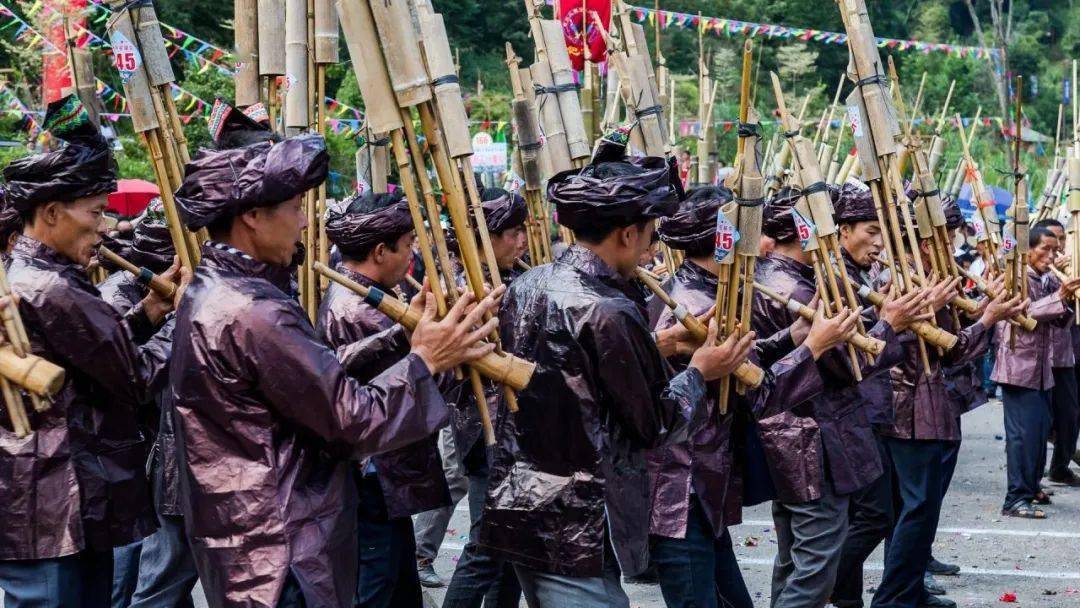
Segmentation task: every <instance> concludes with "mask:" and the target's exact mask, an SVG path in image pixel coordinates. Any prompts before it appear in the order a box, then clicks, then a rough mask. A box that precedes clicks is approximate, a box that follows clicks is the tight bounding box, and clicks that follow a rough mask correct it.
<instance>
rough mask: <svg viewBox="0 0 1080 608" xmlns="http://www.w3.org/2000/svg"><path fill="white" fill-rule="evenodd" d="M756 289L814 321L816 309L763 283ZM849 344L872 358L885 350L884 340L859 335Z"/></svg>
mask: <svg viewBox="0 0 1080 608" xmlns="http://www.w3.org/2000/svg"><path fill="white" fill-rule="evenodd" d="M754 289H755V290H757V291H760V292H761V293H763V294H765V296H766V297H768V298H769V299H771V300H775V301H776V302H778V303H779V304H780V305H782V306H784V307H785V308H787V309H788V311H790V312H792V313H794V314H796V315H799V316H800V317H802V318H803V319H805V320H807V321H811V322H812V321H813V320H814V314H815V313H814V309H813V308H810V307H809V306H807V305H806V304H803V303H802V302H799V301H797V300H795V299H794V298H791V297H788V296H785V295H783V294H781V293H779V292H777V291H775V290H773V289H770V288H768V287H766V286H765V285H762V284H761V283H757V282H755V283H754ZM848 342H850V343H851V344H852V345H854V346H855V348H858V349H859V350H861V351H862V352H864V353H866V354H868V355H870V356H871V357H877V356H880V355H881V353H882V352H883V351H884V350H885V341H884V340H878V339H877V338H873V337H870V336H864V335H862V334H858V333H857V334H855V335H853V336H852V337H851V339H850V340H848Z"/></svg>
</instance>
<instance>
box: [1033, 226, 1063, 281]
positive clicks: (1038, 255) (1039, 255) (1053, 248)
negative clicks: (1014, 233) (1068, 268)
mask: <svg viewBox="0 0 1080 608" xmlns="http://www.w3.org/2000/svg"><path fill="white" fill-rule="evenodd" d="M1057 248H1058V240H1057V239H1056V238H1054V237H1052V236H1047V235H1044V236H1043V237H1042V239H1041V240H1040V241H1039V244H1038V245H1036V246H1034V247H1032V248H1031V251H1030V252H1028V264H1031V267H1032V268H1034V269H1035V271H1036V272H1039V273H1043V272H1046V271H1047V270H1050V264H1051V263H1052V262H1053V261H1054V254H1055V253H1056V252H1057Z"/></svg>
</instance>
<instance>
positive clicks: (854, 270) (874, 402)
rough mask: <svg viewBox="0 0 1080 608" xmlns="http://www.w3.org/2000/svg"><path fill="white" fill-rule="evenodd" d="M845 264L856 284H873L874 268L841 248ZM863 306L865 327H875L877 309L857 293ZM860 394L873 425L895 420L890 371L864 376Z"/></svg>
mask: <svg viewBox="0 0 1080 608" xmlns="http://www.w3.org/2000/svg"><path fill="white" fill-rule="evenodd" d="M840 251H841V254H842V255H843V258H844V265H845V266H846V267H847V273H848V277H849V278H850V279H851V280H852V281H853V282H854V283H856V284H859V283H863V284H866V285H867V286H868V287H873V285H871V282H872V281H871V280H869V279H870V277H871V276H873V274H874V272H873V268H861V267H860V266H859V265H857V264H856V263H855V261H854V260H852V259H851V256H849V255H848V254H847V251H846V250H844V249H841V250H840ZM855 297H857V298H859V301H860V302H861V303H862V306H863V327H867V328H870V327H873V326H874V325H876V324H877V322H878V315H877V309H876V308H874V306H873V305H872V304H870V302H868V301H866V300H863V298H862V296H859V295H856V296H855ZM856 390H858V391H859V396H860V397H862V400H863V402H864V403H865V404H866V405H865V406H864V410H865V412H866V419H867V421H869V422H870V424H871V425H889V424H892V421H893V408H892V400H893V394H892V379H891V378H890V376H889V374H888V373H881V374H874V375H872V376H866V375H864V376H863V381H862V382H860V383H858V385H856Z"/></svg>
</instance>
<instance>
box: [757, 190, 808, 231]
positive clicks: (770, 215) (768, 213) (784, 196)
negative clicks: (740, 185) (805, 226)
mask: <svg viewBox="0 0 1080 608" xmlns="http://www.w3.org/2000/svg"><path fill="white" fill-rule="evenodd" d="M800 198H802V191H801V190H798V189H795V188H790V187H786V186H785V187H783V188H781V189H780V190H777V191H776V194H774V195H773V196H772V198H771V199H769V201H768V202H767V203H765V211H764V214H763V218H762V222H761V231H762V232H763V233H765V236H768V237H771V238H772V239H773V240H775V241H776V242H778V243H786V242H788V241H790V240H792V239H794V238H795V236H796V234H797V233H796V232H795V218H794V216H793V215H792V212H793V211H794V210H795V203H797V202H799V199H800Z"/></svg>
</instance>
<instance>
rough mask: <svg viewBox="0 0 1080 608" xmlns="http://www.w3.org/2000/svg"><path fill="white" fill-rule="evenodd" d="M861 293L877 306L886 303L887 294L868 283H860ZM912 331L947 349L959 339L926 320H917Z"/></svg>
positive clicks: (927, 340) (932, 343)
mask: <svg viewBox="0 0 1080 608" xmlns="http://www.w3.org/2000/svg"><path fill="white" fill-rule="evenodd" d="M859 295H860V296H861V297H862V298H864V299H865V300H866V301H868V302H870V303H871V304H873V305H874V306H875V307H877V308H881V307H882V306H883V305H884V304H885V296H884V295H882V294H881V293H878V292H876V291H874V290H872V289H870V288H869V287H867V286H866V285H859ZM911 331H912V332H914V333H915V335H917V336H919V337H920V338H922V339H923V340H926V342H927V343H929V344H931V345H933V346H936V347H938V348H941V349H944V350H946V351H949V350H952V349H953V347H954V346H956V341H957V340H958V338H957V337H956V336H955V335H953V334H951V333H949V332H947V331H945V330H944V329H941V328H940V327H935V326H934V325H932V324H930V323H928V322H926V321H916V322H915V323H913V324H912V325H911Z"/></svg>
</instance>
